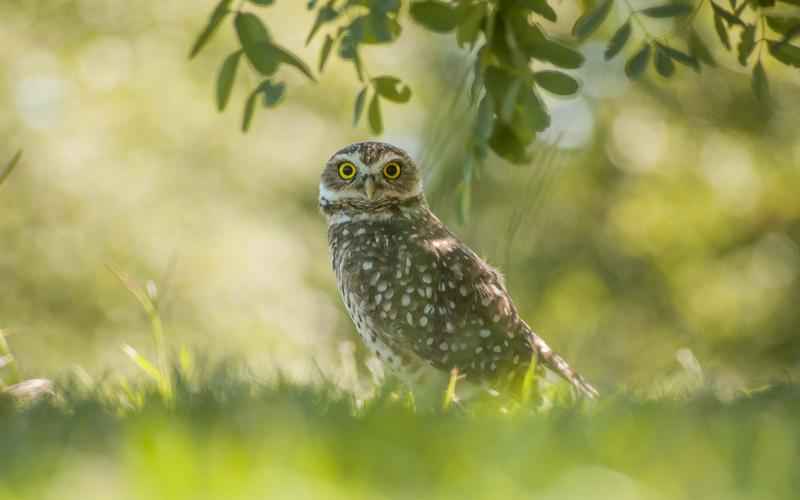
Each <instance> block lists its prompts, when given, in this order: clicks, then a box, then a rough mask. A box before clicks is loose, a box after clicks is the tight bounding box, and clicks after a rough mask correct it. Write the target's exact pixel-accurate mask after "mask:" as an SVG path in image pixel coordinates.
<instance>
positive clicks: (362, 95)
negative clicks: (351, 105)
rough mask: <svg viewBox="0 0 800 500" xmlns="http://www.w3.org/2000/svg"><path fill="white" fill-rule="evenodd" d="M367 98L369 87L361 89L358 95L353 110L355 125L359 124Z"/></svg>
mask: <svg viewBox="0 0 800 500" xmlns="http://www.w3.org/2000/svg"><path fill="white" fill-rule="evenodd" d="M366 99H367V87H364V88H363V89H361V92H359V93H358V95H357V96H356V105H355V109H354V110H353V126H354V127H355V126H356V125H358V120H359V119H361V113H362V111H364V102H365V101H366Z"/></svg>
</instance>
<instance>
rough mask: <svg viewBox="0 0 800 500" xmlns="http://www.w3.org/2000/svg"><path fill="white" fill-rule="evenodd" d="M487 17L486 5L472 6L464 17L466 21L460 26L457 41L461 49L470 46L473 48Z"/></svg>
mask: <svg viewBox="0 0 800 500" xmlns="http://www.w3.org/2000/svg"><path fill="white" fill-rule="evenodd" d="M485 17H486V4H483V3H479V4H475V5H472V6H470V7H469V8H468V9H467V12H466V14H465V15H464V21H462V22H461V24H459V25H458V30H457V31H456V41H457V42H458V46H459V47H463V46H465V45H469V46H470V47H472V46H473V45H475V42H476V41H477V39H478V34H479V33H480V31H481V25H482V24H483V19H484V18H485Z"/></svg>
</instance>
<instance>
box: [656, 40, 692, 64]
mask: <svg viewBox="0 0 800 500" xmlns="http://www.w3.org/2000/svg"><path fill="white" fill-rule="evenodd" d="M656 45H657V46H658V48H659V50H660V51H662V52H663V53H664V54H665V55H666V56H669V58H670V59H672V60H673V61H675V62H678V63H681V64H683V65H684V66H689V67H690V68H692V69H693V70H695V71H696V70H699V69H700V64H698V62H697V59H695V58H694V57H692V56H690V55H689V54H686V53H685V52H681V51H680V50H678V49H674V48H672V47H670V46H669V45H664V44H662V43H656Z"/></svg>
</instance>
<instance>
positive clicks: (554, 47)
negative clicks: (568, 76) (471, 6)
mask: <svg viewBox="0 0 800 500" xmlns="http://www.w3.org/2000/svg"><path fill="white" fill-rule="evenodd" d="M508 21H509V24H510V26H511V29H512V31H513V33H514V37H515V42H516V44H517V46H518V47H519V50H520V51H522V53H523V54H525V55H526V56H528V57H532V58H534V59H538V60H540V61H544V62H549V63H551V64H553V65H555V66H558V67H560V68H565V69H575V68H579V67H580V66H581V64H583V60H584V58H583V55H582V54H581V53H580V52H578V51H576V50H574V49H571V48H569V47H567V46H565V45H562V44H560V43H558V42H556V41H554V40H551V39H550V38H548V37H547V36H546V35H545V34H544V33H543V32H542V30H541V29H540V28H539V26H538V25H537V24H531V23H529V22H528V20H527V19H525V18H524V17H521V16H514V17H512V18H511V19H509V20H508ZM495 38H499V37H495ZM495 55H496V54H495Z"/></svg>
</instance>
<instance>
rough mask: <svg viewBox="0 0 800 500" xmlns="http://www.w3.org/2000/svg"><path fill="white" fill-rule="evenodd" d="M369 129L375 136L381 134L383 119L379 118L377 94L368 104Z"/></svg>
mask: <svg viewBox="0 0 800 500" xmlns="http://www.w3.org/2000/svg"><path fill="white" fill-rule="evenodd" d="M368 118H369V128H370V129H372V132H373V133H374V134H376V135H380V134H381V133H382V132H383V118H382V117H381V103H380V100H379V98H378V94H375V95H373V96H372V100H371V101H370V102H369V112H368Z"/></svg>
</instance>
